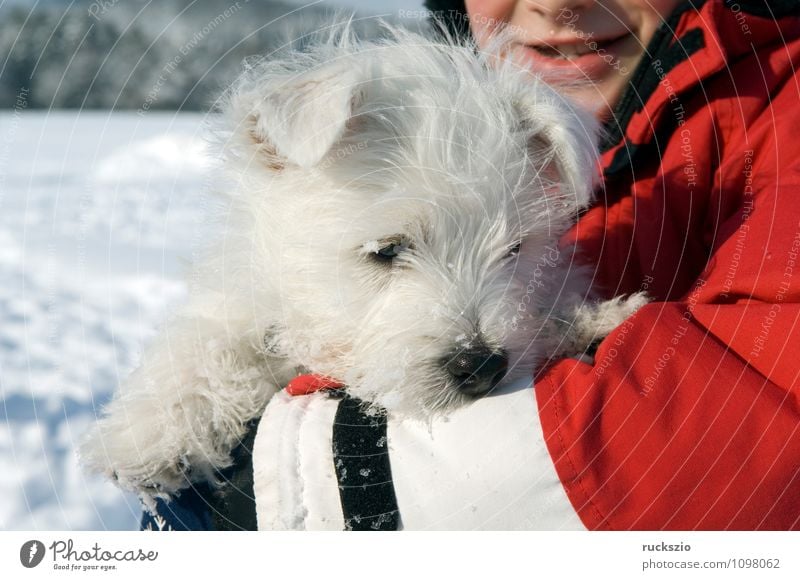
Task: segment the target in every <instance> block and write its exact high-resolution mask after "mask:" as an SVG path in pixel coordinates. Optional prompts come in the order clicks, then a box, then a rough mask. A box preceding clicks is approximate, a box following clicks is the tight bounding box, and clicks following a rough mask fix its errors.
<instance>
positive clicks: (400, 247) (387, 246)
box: [365, 237, 409, 263]
mask: <svg viewBox="0 0 800 580" xmlns="http://www.w3.org/2000/svg"><path fill="white" fill-rule="evenodd" d="M365 247H368V248H369V252H370V255H371V256H372V257H373V258H374V259H375V260H377V261H379V262H384V263H390V262H391V261H392V260H394V259H395V258H396V257H397V256H398V255H399V254H400V252H403V251H405V250H407V249H408V247H409V242H408V240H407V239H406V238H404V237H396V238H389V239H385V240H379V241H377V242H372V243H370V244H368V245H366V246H365Z"/></svg>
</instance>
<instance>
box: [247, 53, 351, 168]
mask: <svg viewBox="0 0 800 580" xmlns="http://www.w3.org/2000/svg"><path fill="white" fill-rule="evenodd" d="M366 76H367V75H366V68H365V67H363V66H358V64H357V63H354V62H353V61H352V60H349V59H344V60H339V61H334V62H331V63H326V64H324V65H322V66H319V67H317V68H314V69H311V70H308V71H304V72H301V73H299V74H294V75H283V76H282V77H281V78H279V79H270V81H269V85H268V86H267V87H266V88H265V90H264V91H263V92H261V93H260V94H258V93H255V94H254V93H253V92H251V93H250V95H249V98H246V99H245V100H246V101H247V104H246V105H245V108H246V112H245V119H244V125H245V127H244V128H245V130H246V131H248V133H249V137H250V138H251V139H252V140H253V141H254V142H255V143H256V144H257V145H259V147H260V148H262V150H263V151H264V152H265V153H267V154H268V156H269V161H270V164H271V165H272V166H273V167H275V168H280V167H281V166H283V165H285V164H286V163H291V164H295V165H299V166H301V167H304V168H310V167H313V166H314V165H316V164H317V163H319V162H320V161H321V160H322V158H323V157H324V156H325V155H326V154H327V153H328V151H330V149H331V147H332V146H333V145H334V144H335V143H336V142H337V141H338V140H339V139H341V137H342V135H343V134H344V132H345V130H346V128H347V122H348V120H349V119H350V117H351V116H352V114H353V109H354V107H356V106H357V105H358V103H359V102H360V99H361V98H362V93H363V86H364V83H365V81H366V80H367V79H366Z"/></svg>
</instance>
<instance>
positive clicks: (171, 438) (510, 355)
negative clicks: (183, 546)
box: [82, 30, 644, 499]
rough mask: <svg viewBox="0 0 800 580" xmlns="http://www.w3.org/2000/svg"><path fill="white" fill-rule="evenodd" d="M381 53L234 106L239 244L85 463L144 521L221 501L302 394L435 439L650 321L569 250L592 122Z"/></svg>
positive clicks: (584, 199)
mask: <svg viewBox="0 0 800 580" xmlns="http://www.w3.org/2000/svg"><path fill="white" fill-rule="evenodd" d="M389 36H390V38H388V39H384V40H380V41H370V42H364V41H357V40H354V39H353V38H352V37H351V35H350V34H349V33H348V32H347V30H344V32H341V33H340V34H337V35H333V36H332V38H331V39H330V40H328V41H326V42H321V43H318V44H316V45H313V46H311V47H309V48H307V49H305V50H303V51H295V52H292V53H290V54H289V55H288V56H285V57H283V58H278V59H273V60H270V61H268V62H263V63H259V64H256V65H253V66H250V67H249V68H248V70H246V72H245V73H244V74H243V75H242V77H241V79H240V80H239V81H238V82H237V83H236V84H235V86H234V87H233V88H232V89H231V90H230V92H229V93H228V95H227V98H226V101H225V105H224V107H223V112H224V119H225V122H226V124H227V132H226V133H225V135H224V138H223V140H222V141H223V143H222V145H223V149H224V153H225V159H226V162H227V163H226V170H227V172H228V176H229V177H230V178H231V179H230V180H229V183H228V184H227V186H226V191H225V199H226V201H227V207H228V212H227V214H226V215H224V216H222V219H223V221H224V222H225V224H227V226H228V227H227V229H226V234H225V236H224V239H223V240H221V242H220V243H219V244H218V247H217V248H216V249H215V250H214V252H213V254H212V255H210V256H209V257H208V260H207V261H206V262H205V263H204V264H200V265H197V269H196V272H195V277H194V281H195V282H196V284H195V286H196V288H194V289H193V294H192V296H191V300H190V302H189V304H188V305H187V306H185V308H184V309H183V310H182V311H181V312H179V313H178V314H177V316H175V317H174V319H173V320H172V321H171V322H170V323H169V324H168V325H167V326H166V328H165V329H164V330H163V332H162V334H161V335H160V337H159V338H158V339H157V341H156V342H155V343H154V344H152V345H151V346H150V347H149V348H148V349H147V350H146V352H145V354H144V357H143V363H142V365H141V367H140V368H139V369H138V370H136V371H135V372H134V373H133V374H132V375H131V377H130V379H129V380H128V382H127V384H126V385H124V388H123V389H122V390H121V391H120V392H119V394H118V395H117V397H116V398H115V399H114V400H113V401H112V402H111V403H110V405H109V406H108V408H107V410H106V416H105V417H104V418H103V419H101V420H100V421H99V424H98V426H97V429H96V430H95V431H94V433H93V434H92V436H91V437H90V438H89V440H88V441H87V443H86V445H84V447H83V449H82V455H83V459H84V461H85V462H86V463H87V464H88V465H89V466H90V467H91V468H93V469H95V470H99V471H103V472H105V473H107V474H109V475H111V476H113V477H115V478H116V479H117V481H118V483H119V484H120V485H121V486H122V487H124V488H127V489H132V490H135V491H137V492H139V493H140V494H142V496H143V497H145V498H150V499H152V498H153V497H156V496H166V495H169V494H171V493H174V492H176V491H178V490H180V489H181V488H183V487H186V486H187V485H188V484H189V483H190V482H191V481H197V480H202V479H208V480H213V478H214V473H215V472H216V470H218V469H220V468H223V467H225V466H227V465H228V464H229V463H230V452H231V450H232V449H233V448H234V447H235V445H236V444H237V443H238V442H239V440H240V438H241V437H242V435H243V434H244V432H245V430H246V426H247V423H248V421H251V420H253V419H254V418H257V417H259V416H260V415H261V413H262V412H263V410H264V407H265V405H266V404H267V402H268V401H269V399H270V397H271V396H272V395H273V394H274V393H275V392H276V391H277V390H278V389H281V388H282V387H283V386H285V385H286V383H287V382H289V380H290V379H292V378H293V377H295V376H296V375H297V374H298V373H301V372H312V373H316V374H320V375H325V376H328V377H333V378H335V379H338V380H340V381H341V382H343V383H345V384H346V385H347V390H348V392H349V393H350V394H351V395H353V396H355V397H358V398H360V399H362V400H364V401H369V402H371V403H374V404H376V405H379V406H382V407H384V408H386V409H388V410H390V411H391V412H395V413H398V414H401V415H404V416H410V417H418V418H429V417H431V416H432V415H433V414H436V413H440V412H444V411H447V410H448V409H451V408H454V407H455V406H457V405H460V404H463V403H465V402H467V401H469V400H470V399H472V398H474V397H479V396H482V395H485V394H486V393H488V392H489V391H491V389H492V388H493V387H495V386H496V385H497V384H498V383H499V382H500V381H501V380H513V379H514V378H516V377H519V376H520V375H525V376H530V375H531V373H532V371H533V369H534V368H535V367H536V366H537V365H538V364H540V363H542V362H543V361H545V360H546V359H547V358H548V357H556V356H570V355H579V354H581V353H582V352H583V351H584V349H585V348H586V347H587V346H588V345H589V344H590V343H591V342H592V341H594V340H596V339H597V338H598V337H602V336H603V335H605V334H607V333H608V332H610V331H611V330H612V329H613V328H614V327H616V326H617V325H619V324H620V323H621V322H622V320H624V319H625V318H626V317H627V316H629V315H630V314H631V313H632V312H633V311H635V310H636V308H638V307H639V306H640V305H641V304H643V303H644V298H643V297H642V296H638V295H637V296H634V297H632V298H631V299H628V300H620V299H617V300H613V301H610V302H604V303H598V302H594V301H592V299H591V297H590V296H589V295H588V290H589V288H588V276H586V274H585V272H584V271H583V270H581V269H580V268H578V267H576V266H575V265H574V264H573V263H572V255H571V253H570V252H568V251H565V250H564V249H563V248H562V249H559V239H560V238H561V237H562V235H563V234H564V233H565V232H566V231H567V230H568V228H569V227H570V226H571V225H572V224H573V222H574V220H575V218H576V216H577V214H578V212H579V210H580V209H582V208H584V207H585V206H586V205H587V204H588V203H589V201H590V196H591V192H592V189H593V185H594V173H595V170H596V152H595V145H594V143H595V136H596V131H597V127H596V122H595V120H594V119H593V117H592V116H591V115H590V114H588V113H586V112H583V111H581V110H579V109H577V108H576V107H574V106H573V105H571V104H570V103H569V102H568V101H567V100H566V99H565V98H563V97H562V96H561V95H560V94H559V93H558V92H557V91H556V90H555V89H554V88H552V87H551V86H549V85H547V84H545V83H544V82H542V81H541V80H540V79H539V78H537V77H536V76H535V75H533V74H531V72H530V71H526V70H521V69H519V68H517V67H516V66H515V65H513V64H511V63H507V62H505V61H503V59H499V58H496V55H497V53H493V54H494V55H495V56H492V55H480V54H476V51H475V49H474V47H471V46H457V45H455V44H452V43H451V44H432V43H431V42H430V41H427V40H425V39H424V38H422V37H421V36H417V35H414V34H411V33H407V32H400V31H392V32H391V33H390V35H389ZM498 46H500V45H498Z"/></svg>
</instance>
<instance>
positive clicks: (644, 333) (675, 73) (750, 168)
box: [536, 0, 800, 530]
mask: <svg viewBox="0 0 800 580" xmlns="http://www.w3.org/2000/svg"><path fill="white" fill-rule="evenodd" d="M694 4H695V6H697V5H700V7H699V8H698V9H694V8H689V6H690V4H689V3H688V2H686V3H685V5H683V6H682V7H681V8H679V10H678V12H676V13H675V14H674V15H673V17H672V18H671V19H670V20H669V21H668V22H667V26H666V27H663V31H664V32H662V33H659V34H657V36H656V38H654V40H653V43H652V44H651V45H650V47H649V51H650V54H651V55H652V58H647V57H646V58H647V62H645V63H643V64H642V65H641V66H640V67H639V69H637V72H636V73H635V76H634V80H633V82H634V86H635V87H636V88H637V91H631V92H629V94H628V95H627V97H626V98H625V99H623V102H622V103H621V104H620V107H619V109H618V114H617V119H618V121H619V122H620V123H621V125H619V126H616V127H611V128H610V136H609V145H608V148H607V150H606V151H605V153H604V155H603V166H604V172H605V188H604V191H603V192H602V193H601V195H600V200H599V202H598V203H597V204H596V206H595V207H593V208H592V209H591V210H590V211H588V212H587V213H586V214H585V215H584V216H583V217H582V219H581V220H580V221H579V223H578V224H577V226H576V227H575V229H574V230H573V232H572V233H571V235H570V238H571V239H574V240H576V241H578V243H579V245H580V247H581V248H582V249H583V251H584V253H585V254H586V256H587V258H588V259H589V260H590V261H591V262H592V263H596V264H597V269H596V282H597V283H598V285H600V286H601V287H603V288H605V289H606V291H607V292H608V294H609V295H617V294H625V293H631V292H635V291H638V290H646V291H647V292H648V293H649V294H650V295H651V296H653V297H654V298H655V299H656V301H655V302H654V303H652V304H650V305H648V306H646V307H644V308H643V309H642V310H641V311H640V312H638V313H637V314H636V315H635V316H634V317H633V318H632V319H631V320H630V321H629V322H627V323H626V324H623V325H622V326H621V327H619V328H618V329H617V330H616V331H615V332H614V333H612V334H611V335H610V336H609V337H608V338H607V339H605V340H604V341H603V343H602V344H601V346H600V347H599V349H598V351H597V354H596V357H595V363H594V365H588V364H585V363H582V362H577V361H575V360H562V361H559V362H558V363H556V364H554V365H552V366H550V367H548V368H547V369H545V370H544V371H543V372H541V373H540V375H539V376H538V377H537V381H536V395H537V400H538V403H539V409H540V414H541V420H542V425H543V428H544V435H545V438H546V440H547V444H548V448H549V450H550V453H551V455H552V457H553V459H554V461H555V464H556V469H557V471H558V473H559V476H560V478H561V479H562V481H563V483H564V486H565V487H566V490H567V493H568V496H569V498H570V501H571V502H572V503H573V506H574V507H575V509H576V510H577V511H578V514H579V515H580V517H581V518H582V520H583V522H584V523H585V524H586V525H587V526H588V527H589V528H599V529H689V530H692V529H744V530H753V529H789V528H800V73H798V70H796V67H799V66H800V17H798V16H795V15H791V14H790V13H791V12H794V13H795V14H797V13H798V10H797V8H796V7H794V5H795V4H796V3H795V2H786V1H783V2H770V3H768V4H769V6H771V10H772V11H774V16H775V17H770V16H769V12H770V8H768V7H765V4H764V3H763V2H758V1H755V0H750V1H741V0H740V1H739V2H738V3H733V4H731V8H727V7H726V6H725V5H724V3H723V2H722V1H716V0H709V1H707V2H704V3H703V2H700V1H697V0H695V2H694ZM637 97H638V98H637ZM640 99H641V100H640ZM642 101H644V102H642ZM621 135H622V136H621ZM795 139H797V141H795Z"/></svg>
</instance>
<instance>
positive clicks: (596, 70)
mask: <svg viewBox="0 0 800 580" xmlns="http://www.w3.org/2000/svg"><path fill="white" fill-rule="evenodd" d="M631 38H633V35H632V34H630V33H624V34H619V35H616V36H612V37H605V38H593V36H592V35H590V34H587V35H583V36H573V37H569V38H550V39H538V40H536V41H533V42H524V41H523V42H519V43H518V44H517V47H518V50H520V54H521V56H522V57H523V59H524V60H526V61H529V62H532V63H534V64H535V65H536V66H537V67H538V68H544V69H548V68H553V69H559V70H569V69H573V70H574V71H575V72H580V73H582V76H585V77H588V78H593V79H597V78H599V77H601V76H602V75H604V74H606V73H607V72H608V70H609V67H610V66H611V65H612V64H613V63H614V62H618V61H619V59H620V58H621V56H622V55H623V53H624V52H625V51H626V50H625V49H626V47H627V45H628V41H629V40H630V39H631Z"/></svg>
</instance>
